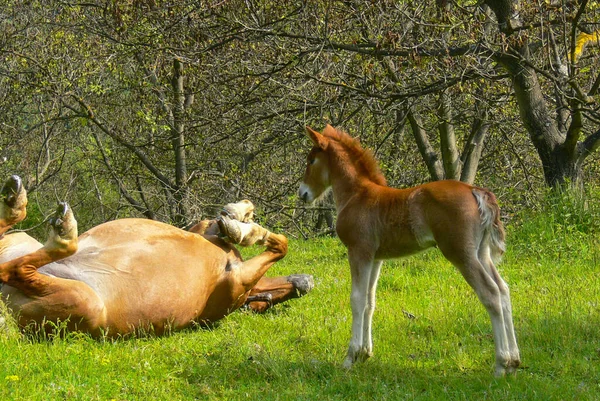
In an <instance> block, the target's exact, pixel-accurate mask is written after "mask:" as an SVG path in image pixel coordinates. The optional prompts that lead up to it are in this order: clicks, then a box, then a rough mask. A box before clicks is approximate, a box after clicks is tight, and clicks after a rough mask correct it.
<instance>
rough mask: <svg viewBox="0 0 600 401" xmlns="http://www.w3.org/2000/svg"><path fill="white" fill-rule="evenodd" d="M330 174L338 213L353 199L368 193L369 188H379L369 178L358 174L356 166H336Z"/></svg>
mask: <svg viewBox="0 0 600 401" xmlns="http://www.w3.org/2000/svg"><path fill="white" fill-rule="evenodd" d="M330 174H332V176H331V177H330V179H331V184H332V189H333V199H334V201H335V207H336V210H337V211H338V212H339V211H340V210H341V209H342V208H343V207H344V205H346V203H348V201H349V200H350V199H351V198H352V197H354V196H357V195H360V194H361V193H366V192H368V191H369V189H370V188H368V187H377V186H379V185H378V184H376V183H374V182H373V181H371V180H370V179H369V178H368V177H366V176H364V175H360V174H358V172H357V169H356V168H355V167H354V166H352V167H351V168H342V167H341V166H336V168H335V169H333V170H332V171H331V172H330Z"/></svg>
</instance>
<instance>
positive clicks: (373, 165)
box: [323, 125, 387, 186]
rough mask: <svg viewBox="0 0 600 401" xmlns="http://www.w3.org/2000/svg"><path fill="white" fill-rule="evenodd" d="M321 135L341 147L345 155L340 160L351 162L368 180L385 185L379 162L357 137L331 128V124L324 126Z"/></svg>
mask: <svg viewBox="0 0 600 401" xmlns="http://www.w3.org/2000/svg"><path fill="white" fill-rule="evenodd" d="M323 135H324V136H325V137H327V138H328V139H330V140H333V141H334V142H336V143H337V144H339V145H340V146H341V147H342V148H343V150H344V151H345V153H346V155H347V157H342V158H341V159H342V160H345V162H346V163H349V164H353V165H354V166H355V167H356V169H357V170H358V171H359V172H360V173H362V174H364V175H365V176H366V177H367V178H368V179H369V180H370V181H373V182H374V183H376V184H379V185H385V186H386V185H387V182H386V180H385V177H384V176H383V174H382V173H381V170H380V168H379V163H377V160H376V159H375V156H373V152H371V151H370V150H369V149H365V148H363V147H362V145H361V144H360V140H359V139H358V138H352V137H351V136H350V135H348V134H347V133H345V132H344V131H340V130H338V129H336V128H333V127H332V126H331V125H327V126H326V127H325V129H324V130H323ZM340 156H341V155H340Z"/></svg>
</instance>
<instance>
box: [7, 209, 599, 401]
mask: <svg viewBox="0 0 600 401" xmlns="http://www.w3.org/2000/svg"><path fill="white" fill-rule="evenodd" d="M500 271H501V274H502V275H503V277H504V278H505V279H506V281H507V282H508V283H509V285H510V286H511V291H512V298H513V308H514V317H515V327H516V330H517V336H518V340H519V343H520V347H521V356H522V360H523V367H522V369H520V370H519V372H518V374H517V375H516V376H511V377H507V378H501V379H494V378H493V375H492V365H493V361H494V352H493V349H494V348H493V341H492V332H491V325H490V321H489V318H488V316H487V313H486V312H485V310H484V308H483V306H481V305H480V303H479V302H478V300H477V298H476V296H475V295H474V293H473V292H472V291H471V290H470V288H469V287H468V286H467V284H466V283H465V282H464V280H463V279H462V278H461V276H460V275H459V273H458V272H457V271H456V270H455V269H454V268H453V267H452V266H451V265H450V264H449V263H448V262H447V261H445V259H443V257H442V256H441V255H440V253H439V252H438V251H437V250H432V251H430V252H427V253H424V254H420V255H417V256H413V257H411V258H408V259H404V260H400V261H392V262H387V263H385V264H384V267H383V270H382V277H381V279H380V284H379V289H378V306H377V310H376V312H375V317H374V342H375V355H374V357H373V358H371V359H370V360H369V361H367V362H366V363H363V364H358V365H356V366H355V367H354V368H353V369H352V370H350V371H345V370H343V369H342V368H341V367H340V365H341V362H342V360H343V358H344V356H345V351H346V347H347V344H348V340H349V337H350V319H351V318H350V305H349V288H350V278H349V270H348V265H347V260H346V253H345V249H344V248H343V247H342V246H341V245H340V243H339V241H338V240H337V239H332V238H327V239H320V240H311V241H299V240H296V241H292V242H291V244H290V253H289V255H288V256H287V257H286V258H285V259H284V260H283V261H281V262H279V263H278V264H277V265H275V267H273V268H272V269H271V271H270V273H269V274H270V275H280V274H289V273H294V272H303V273H310V274H313V275H314V277H315V284H316V286H315V289H314V290H313V291H312V292H311V293H310V294H309V295H308V296H306V297H304V298H302V299H299V300H294V301H292V302H290V303H289V304H288V305H283V306H280V307H277V308H275V309H274V310H272V311H271V312H269V313H267V314H265V315H253V314H250V313H247V312H239V311H238V312H236V313H234V314H232V315H231V316H229V317H227V318H226V319H224V320H223V321H221V322H220V323H219V324H218V325H217V326H216V327H214V328H212V329H198V330H189V331H185V332H180V333H175V334H172V335H170V336H168V337H165V338H152V337H149V338H137V339H133V340H127V341H106V342H102V341H94V340H91V339H90V338H88V337H87V336H85V335H78V334H73V335H68V336H66V338H55V339H49V340H39V339H35V338H31V337H29V338H23V337H21V336H20V335H18V334H16V333H14V332H11V331H9V332H8V333H4V334H2V337H1V339H0V399H2V400H59V399H69V400H71V399H75V400H76V399H81V400H138V399H139V400H146V399H155V400H188V399H201V400H346V399H348V400H350V399H351V400H354V399H364V400H403V399H407V400H413V399H415V400H443V399H448V400H524V399H529V400H597V399H600V308H599V302H600V274H599V273H600V247H599V243H598V241H597V240H596V239H595V236H594V235H593V234H592V233H586V232H581V230H579V229H578V228H577V227H576V226H574V225H569V224H564V223H561V221H556V220H555V219H545V220H544V221H543V222H541V223H540V222H539V221H538V222H531V223H528V222H527V221H526V220H525V222H524V223H522V224H520V225H518V226H516V225H515V226H513V227H509V232H508V252H507V254H506V255H505V258H504V261H503V263H502V264H501V265H500Z"/></svg>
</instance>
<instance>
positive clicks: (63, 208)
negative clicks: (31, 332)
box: [0, 176, 312, 337]
mask: <svg viewBox="0 0 600 401" xmlns="http://www.w3.org/2000/svg"><path fill="white" fill-rule="evenodd" d="M0 197H1V199H0V200H1V201H0V284H2V283H3V284H4V285H3V287H2V289H1V292H2V299H3V301H4V302H5V303H6V304H7V306H8V307H9V308H10V309H11V310H12V311H13V313H14V314H15V317H16V318H17V320H18V323H19V325H20V326H21V327H24V326H26V325H29V324H31V323H33V324H34V325H37V326H38V327H40V326H43V327H44V329H47V330H50V329H51V326H52V325H47V324H46V323H47V322H54V323H57V322H67V329H69V330H79V331H84V332H88V333H90V334H92V335H93V336H96V337H97V336H111V337H115V336H123V335H128V334H131V333H134V332H138V331H146V330H150V331H152V332H153V333H155V334H158V335H160V334H163V333H165V332H166V331H168V330H179V329H182V328H185V327H188V326H191V325H193V324H195V323H200V324H203V323H209V322H214V321H216V320H218V319H220V318H222V317H223V316H225V315H227V314H229V313H230V312H232V311H234V310H236V309H237V308H239V307H240V306H242V305H244V304H245V303H247V301H248V300H249V299H250V300H251V301H253V302H250V303H249V304H250V307H251V308H252V307H253V305H252V304H253V303H254V309H256V310H264V309H266V307H268V306H270V305H272V304H274V303H278V302H282V301H284V300H286V299H290V298H293V297H297V296H298V295H302V294H303V293H306V292H307V291H309V290H310V289H311V288H312V278H311V277H310V276H305V275H298V276H297V277H291V276H289V277H279V278H274V279H267V278H262V276H263V275H264V273H265V272H266V271H267V270H268V269H269V268H270V267H271V266H272V265H273V264H274V263H275V262H276V261H278V260H280V259H281V258H283V257H284V256H285V255H286V253H287V239H286V237H285V236H283V235H280V234H275V233H272V232H269V231H267V230H266V229H264V228H262V227H260V226H259V225H257V224H255V223H252V222H247V223H244V222H240V221H237V220H234V219H232V218H231V217H230V216H229V215H228V214H227V213H225V215H223V216H221V217H220V218H219V219H218V220H217V221H216V223H217V224H218V228H219V230H215V229H214V228H212V230H213V231H215V232H216V233H217V234H219V235H206V236H202V235H198V234H196V233H191V232H186V231H183V230H180V229H178V228H175V227H172V226H169V225H167V224H164V223H159V222H156V221H152V220H145V219H121V220H115V221H111V222H108V223H104V224H101V225H99V226H97V227H94V228H92V229H91V230H89V231H88V232H86V233H84V234H82V235H81V236H79V237H78V236H77V222H76V221H75V218H74V217H73V213H72V212H71V210H70V209H69V208H68V206H67V205H66V204H61V205H60V206H59V208H58V210H57V211H56V213H55V215H54V217H53V218H51V219H50V227H51V229H50V234H49V238H48V240H47V242H46V243H45V244H44V245H43V246H42V244H40V243H39V242H37V241H36V240H34V239H33V238H31V237H29V236H28V235H27V234H25V233H20V232H17V233H11V234H6V235H4V234H5V232H6V231H7V230H8V229H9V228H10V227H11V226H13V225H14V224H16V223H18V222H19V221H21V220H23V219H24V218H25V215H26V206H27V196H26V192H25V189H24V188H23V186H22V184H21V181H20V179H19V178H18V177H16V176H13V177H11V178H10V179H9V180H8V181H7V183H6V184H5V185H4V187H3V188H2V190H1V191H0ZM238 206H240V207H239V208H238V209H239V210H242V211H243V210H246V211H247V210H248V209H249V208H250V207H251V208H252V209H253V208H254V207H253V206H251V203H249V202H248V203H246V202H242V203H240V205H238ZM234 209H235V208H234ZM242 214H244V212H242ZM208 226H211V225H210V224H209V225H208ZM231 243H244V244H246V245H251V244H254V243H256V244H262V245H265V246H266V250H265V251H264V252H262V253H261V254H259V255H257V256H255V257H253V258H251V259H249V260H247V261H243V260H242V258H241V256H240V254H239V252H238V251H237V250H236V249H235V247H234V246H233V245H232V244H231ZM290 277H291V278H290ZM253 298H254V299H253Z"/></svg>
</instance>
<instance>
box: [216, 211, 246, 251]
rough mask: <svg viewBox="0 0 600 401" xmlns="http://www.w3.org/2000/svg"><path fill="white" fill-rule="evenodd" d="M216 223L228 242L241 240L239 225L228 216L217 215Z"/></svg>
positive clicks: (237, 242)
mask: <svg viewBox="0 0 600 401" xmlns="http://www.w3.org/2000/svg"><path fill="white" fill-rule="evenodd" d="M217 224H218V225H219V230H220V231H221V235H223V236H225V237H226V238H227V239H229V240H230V242H232V243H234V244H239V243H240V242H242V231H241V230H240V227H239V225H238V224H236V222H235V221H234V220H232V219H231V218H230V217H229V216H226V215H222V216H219V217H217Z"/></svg>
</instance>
